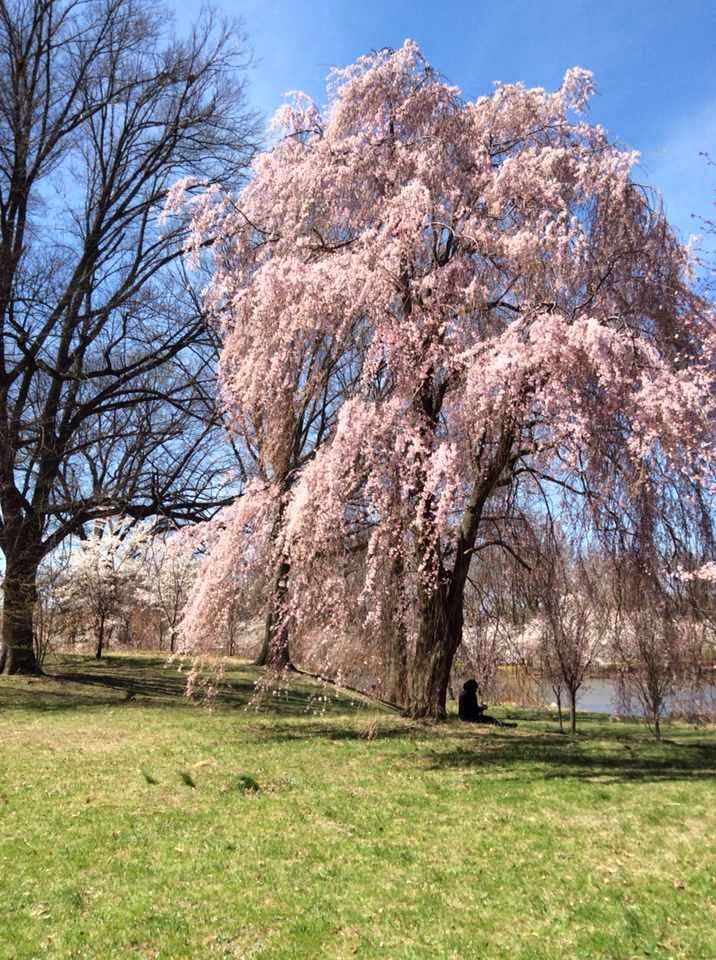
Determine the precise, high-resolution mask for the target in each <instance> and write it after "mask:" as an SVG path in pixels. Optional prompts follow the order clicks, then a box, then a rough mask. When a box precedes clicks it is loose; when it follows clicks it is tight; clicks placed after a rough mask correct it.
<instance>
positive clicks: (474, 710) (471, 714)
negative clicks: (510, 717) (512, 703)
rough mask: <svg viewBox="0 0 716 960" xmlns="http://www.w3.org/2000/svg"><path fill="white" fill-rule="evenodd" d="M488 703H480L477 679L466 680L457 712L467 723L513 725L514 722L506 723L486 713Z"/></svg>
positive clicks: (498, 725)
mask: <svg viewBox="0 0 716 960" xmlns="http://www.w3.org/2000/svg"><path fill="white" fill-rule="evenodd" d="M485 710H487V704H486V703H478V700H477V680H475V679H472V680H468V681H466V683H465V684H464V685H463V688H462V690H461V691H460V697H459V699H458V702H457V713H458V716H459V717H460V719H461V720H464V721H466V722H467V723H490V724H492V725H493V726H495V727H513V726H515V724H513V723H505V722H504V721H503V720H498V719H497V718H496V717H491V716H490V715H489V714H487V713H485Z"/></svg>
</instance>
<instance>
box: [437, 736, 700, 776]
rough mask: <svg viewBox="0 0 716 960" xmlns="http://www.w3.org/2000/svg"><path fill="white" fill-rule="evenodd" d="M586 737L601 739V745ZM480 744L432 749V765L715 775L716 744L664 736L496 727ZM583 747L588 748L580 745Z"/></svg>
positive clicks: (521, 771)
mask: <svg viewBox="0 0 716 960" xmlns="http://www.w3.org/2000/svg"><path fill="white" fill-rule="evenodd" d="M590 740H598V741H601V742H600V744H599V748H598V749H597V748H595V747H594V745H593V744H590ZM480 746H481V748H482V749H479V750H466V749H464V748H461V747H458V748H456V749H452V750H448V751H442V752H437V751H434V752H431V754H430V755H429V757H428V758H427V764H428V768H429V769H432V770H475V771H477V772H479V773H481V774H485V775H489V774H490V773H494V772H495V770H496V769H498V770H500V771H501V772H502V774H503V777H504V779H509V780H519V781H522V782H525V783H527V782H535V781H540V780H542V781H543V780H553V779H570V780H586V781H592V782H595V783H627V782H638V781H643V782H658V781H660V780H664V781H666V780H669V781H674V780H683V781H693V780H716V743H709V742H705V741H700V742H697V743H694V742H691V743H689V742H684V743H680V742H678V741H676V740H670V741H662V742H661V743H657V742H656V741H654V740H650V739H647V738H645V737H644V736H643V735H637V736H633V737H629V736H625V735H624V734H621V733H619V734H617V733H613V734H611V736H608V735H607V734H606V733H605V732H604V731H602V732H601V733H598V734H595V736H594V737H591V738H590V737H585V738H579V739H577V740H573V739H570V738H565V737H561V736H559V734H557V735H551V734H524V733H523V734H522V735H520V736H510V735H509V734H503V733H497V732H494V733H492V735H491V736H490V737H489V738H485V739H484V740H483V741H482V743H481V744H480ZM582 746H584V747H585V748H586V749H582Z"/></svg>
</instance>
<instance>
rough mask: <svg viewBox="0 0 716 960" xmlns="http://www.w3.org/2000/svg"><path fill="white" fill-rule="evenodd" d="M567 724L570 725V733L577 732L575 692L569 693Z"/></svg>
mask: <svg viewBox="0 0 716 960" xmlns="http://www.w3.org/2000/svg"><path fill="white" fill-rule="evenodd" d="M569 722H570V725H571V729H572V733H576V732H577V692H576V690H574V691H573V690H570V691H569Z"/></svg>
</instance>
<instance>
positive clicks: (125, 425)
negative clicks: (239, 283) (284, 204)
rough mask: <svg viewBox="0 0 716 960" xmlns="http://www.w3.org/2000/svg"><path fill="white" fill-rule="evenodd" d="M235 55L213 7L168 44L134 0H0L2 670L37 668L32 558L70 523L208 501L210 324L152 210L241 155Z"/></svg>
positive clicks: (229, 177) (213, 466)
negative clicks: (184, 182)
mask: <svg viewBox="0 0 716 960" xmlns="http://www.w3.org/2000/svg"><path fill="white" fill-rule="evenodd" d="M237 38H238V39H237ZM246 65H247V58H246V54H245V46H244V41H243V39H242V36H241V34H240V32H239V33H237V32H236V30H235V28H234V27H232V25H230V24H227V23H222V22H219V21H218V20H217V18H216V17H215V16H213V15H211V14H205V15H202V17H201V18H200V19H199V21H198V22H197V24H196V25H195V27H194V28H193V29H192V31H191V32H190V34H189V35H188V36H187V37H185V38H183V39H178V38H177V37H175V36H174V35H173V33H172V31H171V21H170V20H169V19H168V18H167V15H166V11H165V10H163V9H162V8H157V7H155V6H152V5H150V4H149V3H148V2H146V0H97V2H88V0H10V2H5V0H0V328H1V332H2V339H1V341H0V549H1V550H2V553H3V554H4V559H5V567H6V570H5V583H4V614H3V631H2V652H0V668H2V667H3V666H4V670H5V672H8V673H20V672H22V673H27V672H35V671H37V670H38V664H37V659H36V657H35V654H34V652H33V646H32V616H33V609H34V606H35V602H36V575H37V570H38V565H39V564H40V562H41V560H42V559H43V557H45V556H47V555H48V554H49V553H50V552H51V551H52V550H54V549H55V548H56V547H57V546H58V545H59V544H60V543H62V542H63V540H64V539H65V538H66V537H68V536H74V535H78V534H81V532H82V530H83V528H84V527H85V525H87V524H89V523H91V522H93V521H94V520H96V519H98V518H103V517H107V516H112V515H115V514H119V513H122V514H124V515H125V516H130V517H134V518H138V519H140V518H144V517H147V516H152V515H155V514H162V515H164V516H167V517H171V518H174V519H176V520H180V521H181V520H189V519H196V518H200V517H202V516H205V515H207V511H209V510H210V509H211V508H212V506H214V505H215V504H216V503H217V502H221V500H222V499H224V498H223V497H222V495H221V493H220V490H219V485H218V481H219V478H220V477H221V476H222V470H223V468H224V466H225V465H224V463H223V462H221V457H220V455H219V454H218V453H213V454H212V453H210V452H208V451H212V450H213V451H217V450H219V449H220V448H221V444H219V443H217V442H216V441H217V437H216V431H217V430H218V429H220V427H219V423H218V418H217V415H216V411H215V410H214V408H213V401H212V384H213V358H214V354H215V349H216V344H215V342H214V341H213V337H214V334H212V333H211V332H210V331H208V330H207V328H206V325H205V324H204V321H203V317H202V314H201V311H200V309H199V308H198V306H197V303H198V301H197V298H196V297H195V296H194V294H193V291H192V290H191V289H190V288H189V287H188V284H187V282H186V276H185V275H184V274H183V272H182V269H181V267H180V261H181V257H182V254H183V250H184V247H185V245H186V237H187V230H188V226H187V224H186V222H184V221H183V220H182V219H180V218H176V217H175V218H172V219H170V220H167V221H166V222H162V219H161V215H162V210H163V209H164V206H165V201H166V197H167V192H168V190H169V189H170V187H171V185H172V184H173V183H174V182H175V181H176V180H177V179H181V178H185V177H198V178H200V179H201V180H202V182H203V185H204V186H205V185H206V184H207V183H209V184H211V183H213V182H218V181H219V180H221V181H225V182H229V183H235V182H236V181H237V179H238V178H240V177H241V175H242V172H243V171H244V170H245V168H246V165H247V162H248V160H249V159H250V157H251V155H252V152H253V146H252V145H253V141H254V135H255V129H256V125H255V119H254V117H253V116H252V115H251V114H250V112H249V111H248V110H247V108H246V99H245V94H244V77H245V72H244V70H245V67H246ZM207 242H209V241H207Z"/></svg>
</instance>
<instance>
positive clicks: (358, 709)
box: [0, 657, 716, 960]
mask: <svg viewBox="0 0 716 960" xmlns="http://www.w3.org/2000/svg"><path fill="white" fill-rule="evenodd" d="M48 669H49V671H50V673H52V674H55V677H54V678H50V679H40V680H27V679H20V678H3V679H2V681H0V817H1V819H0V823H1V825H2V829H1V830H0V957H2V958H3V960H5V958H18V960H20V958H22V960H25V958H28V960H29V958H35V957H38V958H40V957H50V958H57V960H64V958H122V960H127V958H155V960H160V958H161V960H169V958H187V960H189V958H190V960H203V958H207V960H210V958H248V957H256V958H265V960H269V958H270V960H278V958H282V960H283V958H286V960H288V958H294V957H296V958H311V960H314V958H324V957H325V958H333V957H346V958H348V957H350V958H352V957H358V958H391V960H392V958H395V960H398V958H405V960H408V958H426V960H428V958H429V960H441V958H461V960H465V958H467V960H472V958H481V960H493V958H505V960H508V958H509V960H560V958H570V960H586V958H614V960H628V958H634V957H639V958H641V957H649V958H683V960H714V958H716V880H715V877H714V874H715V872H716V856H715V854H716V802H715V801H716V735H715V734H714V731H713V729H712V730H710V731H704V730H699V731H696V730H693V729H692V728H689V727H686V726H667V728H666V731H665V735H666V737H667V738H668V740H667V742H665V743H663V744H661V745H658V744H656V743H654V742H653V741H652V740H651V739H650V737H649V736H648V732H647V731H646V730H645V729H644V728H643V727H640V726H637V725H630V724H612V723H609V722H606V720H600V719H599V718H597V717H591V718H587V719H582V722H581V729H582V733H581V735H579V736H578V737H577V738H576V739H572V738H570V737H568V736H560V735H559V733H558V732H557V729H556V724H555V723H554V721H551V720H549V719H548V718H547V716H546V715H543V714H539V713H534V712H532V713H529V714H527V713H522V714H519V713H517V712H516V713H514V714H513V715H514V716H516V717H517V719H518V720H519V726H518V727H517V728H516V729H495V728H482V727H465V726H461V725H460V724H459V723H458V722H457V721H455V720H453V721H450V722H448V723H447V724H444V725H440V726H432V727H431V726H427V725H420V724H415V723H410V722H408V721H405V720H402V719H401V718H399V717H397V716H395V715H393V714H390V713H386V712H384V711H380V710H377V709H375V708H373V707H371V706H368V705H366V704H364V703H362V702H356V701H355V699H353V700H351V699H350V698H348V697H335V696H331V695H330V692H329V691H328V690H324V688H322V687H320V686H318V685H314V684H311V683H308V682H297V683H296V684H295V685H292V687H291V689H290V690H289V691H285V692H283V693H281V694H279V695H277V696H274V697H272V698H271V700H270V703H269V704H268V705H267V707H266V708H264V709H262V710H261V711H256V710H252V709H248V710H247V709H245V704H246V702H247V700H248V698H249V697H250V695H251V693H252V688H253V681H254V679H255V676H256V674H255V671H253V670H252V669H251V668H249V667H246V666H241V665H239V666H238V667H237V669H235V670H233V671H232V672H231V673H230V674H229V675H228V679H229V681H230V684H231V686H230V687H229V688H228V689H226V690H225V691H224V694H223V695H222V697H221V698H220V700H219V701H218V702H217V704H216V706H215V708H214V709H213V710H211V711H209V710H207V709H206V708H202V707H197V706H195V705H192V704H190V703H188V702H187V701H186V700H184V699H183V697H182V683H183V678H182V676H181V675H178V674H177V673H176V671H175V670H174V669H172V668H166V667H165V666H164V664H163V662H162V661H161V660H158V659H156V658H150V657H134V658H130V657H112V658H110V659H108V660H107V661H105V662H103V663H100V664H95V663H94V662H92V661H89V660H87V659H82V658H74V659H72V658H65V659H62V660H56V661H54V662H51V663H50V664H49V666H48ZM324 695H329V696H331V698H330V699H328V700H325V701H324V700H322V699H320V698H321V697H323V696H324ZM496 712H497V713H498V715H499V713H500V711H496ZM502 715H505V713H504V712H503V714H502Z"/></svg>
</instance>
